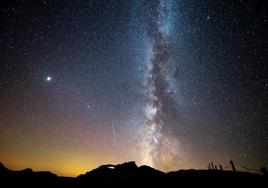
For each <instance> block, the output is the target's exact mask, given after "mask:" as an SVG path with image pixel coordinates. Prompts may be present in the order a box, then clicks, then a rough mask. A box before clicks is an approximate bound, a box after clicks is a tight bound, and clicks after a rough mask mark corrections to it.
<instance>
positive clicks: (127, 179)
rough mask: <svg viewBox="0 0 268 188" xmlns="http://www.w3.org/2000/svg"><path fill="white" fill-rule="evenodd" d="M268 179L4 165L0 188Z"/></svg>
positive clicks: (127, 167) (132, 167) (129, 165)
mask: <svg viewBox="0 0 268 188" xmlns="http://www.w3.org/2000/svg"><path fill="white" fill-rule="evenodd" d="M267 182H268V181H267V176H264V175H261V174H254V173H249V172H237V171H236V172H233V171H222V170H179V171H174V172H168V173H164V172H161V171H159V170H156V169H154V168H151V167H149V166H140V167H138V166H137V165H136V163H135V162H134V161H131V162H126V163H123V164H118V165H113V164H108V165H102V166H100V167H98V168H96V169H94V170H91V171H89V172H86V173H85V174H81V175H79V176H78V177H76V178H71V177H60V176H57V175H56V174H53V173H51V172H48V171H41V172H34V171H33V170H32V169H30V168H27V169H24V170H21V171H12V170H9V169H8V168H6V167H5V166H4V165H3V164H2V163H0V187H53V188H57V187H60V188H61V187H62V188H63V187H66V188H76V187H77V188H79V187H101V186H111V187H121V186H122V187H140V186H145V185H146V186H150V187H151V186H161V187H167V186H170V187H174V185H198V186H212V185H215V184H219V185H221V186H222V185H223V186H233V185H239V186H241V185H249V184H252V185H254V186H257V185H263V183H267Z"/></svg>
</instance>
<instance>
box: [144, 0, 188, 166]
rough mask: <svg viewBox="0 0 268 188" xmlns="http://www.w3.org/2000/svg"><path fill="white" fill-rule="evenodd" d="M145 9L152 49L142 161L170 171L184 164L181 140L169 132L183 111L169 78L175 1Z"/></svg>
mask: <svg viewBox="0 0 268 188" xmlns="http://www.w3.org/2000/svg"><path fill="white" fill-rule="evenodd" d="M143 9H144V14H145V15H144V17H145V24H147V25H146V26H147V27H146V28H147V34H148V37H149V39H150V42H151V47H152V53H151V57H149V62H148V64H149V65H148V67H149V68H148V75H147V85H146V106H145V121H144V138H143V140H142V147H143V150H142V151H143V158H144V163H145V164H150V165H152V166H155V167H157V168H160V169H164V170H171V169H172V168H174V166H179V163H181V162H182V160H183V157H182V155H183V154H182V150H181V145H180V143H179V140H178V138H175V137H174V136H173V135H172V131H171V129H170V126H172V125H171V122H172V121H174V119H176V117H177V116H178V115H179V108H180V107H179V106H178V105H177V103H176V101H175V100H174V96H173V92H172V90H171V88H170V78H169V72H170V70H169V67H170V64H171V58H172V42H171V41H170V36H169V34H170V29H171V28H170V27H171V25H172V24H171V23H170V22H171V21H170V20H171V15H172V1H164V0H163V1H159V2H158V1H146V2H145V3H144V7H143Z"/></svg>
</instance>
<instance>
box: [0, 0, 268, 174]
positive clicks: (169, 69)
mask: <svg viewBox="0 0 268 188" xmlns="http://www.w3.org/2000/svg"><path fill="white" fill-rule="evenodd" d="M0 22H1V24H0V25H1V27H0V49H1V50H0V62H1V69H0V93H1V95H0V161H1V162H3V163H4V164H6V165H7V166H8V167H10V168H12V169H22V168H26V167H31V168H33V169H37V170H50V171H53V172H56V173H58V174H61V175H68V176H77V175H79V174H81V173H84V172H86V171H88V170H90V169H93V168H95V167H97V166H99V165H102V164H106V163H109V164H110V163H121V162H125V161H130V160H135V161H136V162H137V163H138V164H145V165H151V166H153V167H155V168H158V169H160V170H163V171H169V170H177V169H183V168H206V166H207V163H208V162H210V161H214V162H215V163H217V164H223V166H224V167H226V168H227V169H228V168H229V167H228V161H229V160H233V161H234V162H235V164H237V168H238V169H239V170H245V168H244V167H247V168H248V169H252V170H253V171H254V170H259V168H260V167H261V166H263V165H265V164H267V163H268V153H267V146H268V124H267V122H268V121H267V105H266V103H267V86H268V84H267V83H268V82H267V68H266V65H265V64H266V62H267V32H266V30H265V28H266V27H267V22H268V18H267V2H266V1H262V0H258V1H243V0H241V1H235V0H233V1H228V2H227V1H223V0H222V1H221V0H219V1H209V0H204V1H203V0H202V1H194V0H187V1H182V0H156V1H153V0H142V1H136V0H133V1H123V0H122V1H121V0H118V1H113V0H110V1H106V0H105V1H94V0H88V1H86V0H80V1H68V2H64V3H63V2H60V1H52V0H46V1H27V0H21V1H15V0H14V1H13V0H11V1H10V0H9V1H1V2H0Z"/></svg>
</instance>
